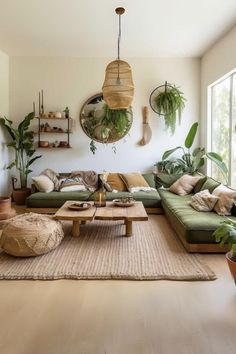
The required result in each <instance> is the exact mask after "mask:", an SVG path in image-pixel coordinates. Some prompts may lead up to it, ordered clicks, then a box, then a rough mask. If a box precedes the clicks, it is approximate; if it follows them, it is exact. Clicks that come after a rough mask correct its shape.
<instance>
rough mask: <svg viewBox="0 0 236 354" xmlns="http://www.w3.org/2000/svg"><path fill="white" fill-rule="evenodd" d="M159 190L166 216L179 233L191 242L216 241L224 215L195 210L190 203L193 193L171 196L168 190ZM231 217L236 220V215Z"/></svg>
mask: <svg viewBox="0 0 236 354" xmlns="http://www.w3.org/2000/svg"><path fill="white" fill-rule="evenodd" d="M159 191H160V195H161V198H162V206H163V208H164V211H165V213H166V216H167V218H168V219H169V220H170V222H171V225H172V227H173V229H174V230H176V232H177V233H179V234H180V235H181V236H182V237H185V239H186V241H187V242H189V243H216V241H215V238H214V236H213V232H214V231H215V230H216V228H217V227H218V226H219V224H220V223H221V222H222V221H224V220H225V218H224V217H223V216H220V215H217V214H216V213H215V212H212V211H210V212H204V213H203V212H199V211H196V210H194V209H193V208H192V207H191V206H190V205H189V202H190V200H191V195H187V196H184V197H182V196H177V195H172V196H171V195H170V194H172V193H170V192H168V191H163V190H159ZM173 196H174V197H173ZM231 218H232V219H233V220H235V221H236V217H233V216H232V217H231Z"/></svg>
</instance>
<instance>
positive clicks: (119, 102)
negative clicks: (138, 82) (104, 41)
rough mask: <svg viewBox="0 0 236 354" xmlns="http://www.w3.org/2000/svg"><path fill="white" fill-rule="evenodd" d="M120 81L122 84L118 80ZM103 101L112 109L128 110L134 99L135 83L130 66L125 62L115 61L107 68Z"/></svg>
mask: <svg viewBox="0 0 236 354" xmlns="http://www.w3.org/2000/svg"><path fill="white" fill-rule="evenodd" d="M118 78H119V79H120V81H119V82H120V84H118V83H117V79H118ZM102 90H103V99H104V100H105V101H106V103H107V105H108V107H109V108H110V109H128V108H129V107H130V106H131V104H132V101H133V97H134V83H133V78H132V71H131V67H130V65H129V64H128V63H127V62H126V61H123V60H114V61H112V62H111V63H109V64H108V65H107V67H106V75H105V81H104V84H103V87H102Z"/></svg>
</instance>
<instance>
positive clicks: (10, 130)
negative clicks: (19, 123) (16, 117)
mask: <svg viewBox="0 0 236 354" xmlns="http://www.w3.org/2000/svg"><path fill="white" fill-rule="evenodd" d="M6 122H11V121H9V120H8V119H6V118H0V125H2V126H4V127H5V128H6V130H7V131H8V133H9V134H10V136H11V137H12V139H13V140H15V139H16V137H15V131H14V129H13V128H12V127H11V124H12V122H11V123H9V124H7V123H6Z"/></svg>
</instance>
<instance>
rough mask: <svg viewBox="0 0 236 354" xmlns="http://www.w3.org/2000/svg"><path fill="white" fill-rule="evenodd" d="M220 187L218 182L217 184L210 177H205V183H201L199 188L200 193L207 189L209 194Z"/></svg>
mask: <svg viewBox="0 0 236 354" xmlns="http://www.w3.org/2000/svg"><path fill="white" fill-rule="evenodd" d="M219 185H220V182H217V181H216V180H215V179H213V178H211V177H207V179H206V181H205V182H204V183H203V185H202V187H201V191H203V190H205V189H208V190H209V192H210V193H212V192H213V191H214V189H215V188H216V187H218V186H219Z"/></svg>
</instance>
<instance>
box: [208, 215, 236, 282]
mask: <svg viewBox="0 0 236 354" xmlns="http://www.w3.org/2000/svg"><path fill="white" fill-rule="evenodd" d="M213 235H214V236H215V239H216V241H217V242H220V245H221V246H222V245H224V244H225V243H228V245H229V247H230V251H229V252H228V253H227V254H226V259H227V262H228V266H229V269H230V272H231V274H232V276H233V278H234V282H235V284H236V222H235V221H233V220H231V219H228V220H226V221H223V222H222V223H221V224H220V226H219V227H218V228H217V229H216V231H215V232H214V234H213Z"/></svg>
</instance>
